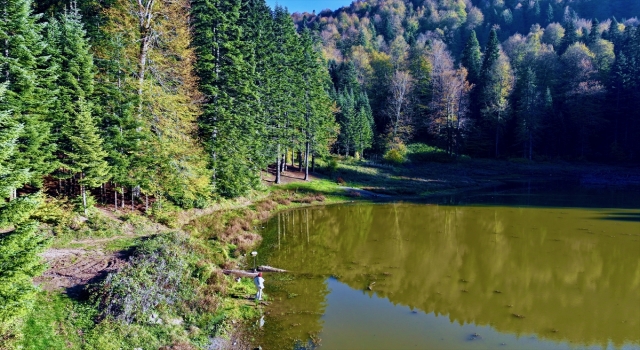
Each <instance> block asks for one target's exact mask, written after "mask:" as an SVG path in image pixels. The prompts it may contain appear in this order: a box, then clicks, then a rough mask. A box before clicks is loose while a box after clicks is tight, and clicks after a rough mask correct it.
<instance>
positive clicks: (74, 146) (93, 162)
mask: <svg viewBox="0 0 640 350" xmlns="http://www.w3.org/2000/svg"><path fill="white" fill-rule="evenodd" d="M78 108H79V109H80V110H79V113H78V114H77V116H76V117H75V119H74V120H73V124H72V125H70V126H69V127H68V128H67V129H66V130H65V131H66V134H67V135H66V137H67V138H68V139H69V141H70V143H71V150H70V152H69V153H67V157H68V158H69V164H68V166H69V168H70V170H71V171H72V172H73V173H74V174H77V175H78V176H79V180H78V183H79V184H80V194H81V196H82V206H83V208H84V212H85V215H86V214H87V206H88V205H87V203H88V202H87V189H91V188H95V187H98V186H100V185H101V184H103V183H105V182H106V181H107V180H109V166H108V164H107V162H106V160H105V159H106V157H107V152H105V151H104V150H103V148H102V139H101V138H100V135H99V131H98V128H97V127H96V125H95V122H94V120H93V117H92V115H91V110H90V106H89V105H88V103H87V102H86V101H85V99H84V97H80V98H79V99H78Z"/></svg>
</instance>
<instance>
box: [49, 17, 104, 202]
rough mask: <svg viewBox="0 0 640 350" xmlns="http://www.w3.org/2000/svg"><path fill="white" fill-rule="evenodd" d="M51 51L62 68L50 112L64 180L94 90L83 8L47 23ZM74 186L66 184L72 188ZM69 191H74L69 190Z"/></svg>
mask: <svg viewBox="0 0 640 350" xmlns="http://www.w3.org/2000/svg"><path fill="white" fill-rule="evenodd" d="M47 41H48V48H47V51H48V52H49V53H50V55H51V60H52V62H55V67H56V68H57V69H58V72H57V74H56V80H55V85H56V86H57V89H56V99H55V102H54V107H53V108H52V109H51V111H50V114H49V117H48V119H49V121H50V123H51V126H52V130H53V135H52V136H53V140H54V142H55V143H56V146H57V157H56V159H57V160H58V162H59V163H60V165H59V169H58V172H57V173H56V174H55V175H56V176H57V177H58V178H60V179H69V178H70V177H71V176H72V175H73V173H70V172H69V170H70V169H71V168H72V167H71V165H70V164H69V161H70V159H69V156H68V155H69V154H70V153H72V152H73V149H72V142H71V140H70V139H69V135H73V133H71V132H69V130H70V129H73V128H74V123H75V120H76V119H77V118H78V116H79V114H80V113H83V112H82V109H84V108H86V102H85V101H87V100H90V99H91V97H92V94H93V89H94V73H95V70H94V66H93V56H92V54H91V53H90V48H89V45H88V42H87V39H86V37H85V31H84V28H83V25H82V21H81V17H80V13H79V10H78V9H77V8H76V7H75V6H72V7H71V8H70V9H69V10H65V11H64V12H63V13H62V14H61V16H60V20H59V21H58V20H56V19H51V20H50V21H49V23H48V26H47ZM69 187H70V186H66V188H67V190H69V189H70V188H69ZM67 194H70V193H69V192H68V191H67Z"/></svg>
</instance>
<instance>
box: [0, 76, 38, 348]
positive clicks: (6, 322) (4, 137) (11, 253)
mask: <svg viewBox="0 0 640 350" xmlns="http://www.w3.org/2000/svg"><path fill="white" fill-rule="evenodd" d="M6 85H7V84H4V85H0V100H1V99H3V98H4V94H5V89H6ZM22 131H23V126H22V125H21V124H18V123H16V122H15V120H14V119H13V118H12V116H11V114H10V113H9V111H7V110H6V109H4V108H3V109H0V339H3V341H4V340H6V339H8V338H10V335H11V333H14V332H15V331H16V322H17V321H18V320H19V319H20V318H21V317H22V316H24V315H25V314H26V312H27V311H28V309H29V307H30V306H31V304H32V303H33V299H34V297H35V293H36V291H37V289H36V288H35V287H34V285H33V282H32V278H33V277H35V276H37V275H38V274H40V273H41V272H42V271H43V270H44V265H43V264H42V263H41V258H40V256H39V254H40V253H41V252H42V251H43V250H44V248H45V246H46V243H47V241H46V239H45V237H44V235H42V234H41V233H39V231H38V227H37V223H36V222H35V221H33V220H31V219H30V216H31V214H32V213H33V211H34V210H35V209H36V208H37V207H38V205H39V204H40V200H41V199H40V197H39V196H38V195H31V196H27V197H20V198H15V194H14V191H15V189H16V188H20V187H22V185H23V184H25V183H26V182H27V181H28V180H29V176H31V174H30V173H29V171H28V170H27V169H25V168H19V167H18V166H19V165H18V164H17V163H16V162H14V161H13V159H15V158H16V156H15V153H16V152H19V150H18V147H17V142H18V139H19V137H20V133H21V132H22Z"/></svg>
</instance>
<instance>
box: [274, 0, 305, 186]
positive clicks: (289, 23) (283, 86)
mask: <svg viewBox="0 0 640 350" xmlns="http://www.w3.org/2000/svg"><path fill="white" fill-rule="evenodd" d="M273 17H274V22H273V30H274V34H273V35H274V38H275V45H276V48H277V50H276V52H275V53H274V55H273V56H272V59H273V60H274V61H273V62H274V67H275V68H276V69H275V71H274V73H275V77H274V85H273V90H272V91H273V100H272V101H273V106H274V107H275V109H274V110H273V111H272V112H271V113H270V114H271V121H270V123H269V124H270V125H269V127H270V128H271V130H273V132H272V135H273V136H272V137H273V142H274V143H275V144H276V150H277V154H278V155H279V156H277V158H278V159H284V158H285V157H284V156H285V155H286V154H287V149H290V150H293V149H294V147H296V141H297V140H299V139H300V138H301V137H302V134H301V133H300V130H301V127H302V125H303V124H304V113H305V110H306V106H305V103H304V94H303V93H304V91H303V89H301V88H300V87H301V86H302V85H303V84H304V83H303V81H302V71H303V70H304V69H305V67H303V66H302V62H303V55H302V50H301V46H300V40H299V38H298V35H297V33H296V30H295V26H294V24H293V20H292V19H291V16H290V14H289V12H287V10H286V9H285V8H283V7H281V6H276V8H275V10H274V14H273ZM298 146H299V145H298ZM281 157H282V158H281ZM276 165H277V167H278V166H281V168H280V169H284V168H285V164H284V162H282V163H281V161H280V160H276ZM277 173H278V174H279V172H277ZM278 174H276V177H278V176H279V175H278ZM276 180H277V181H276V182H279V179H278V178H276Z"/></svg>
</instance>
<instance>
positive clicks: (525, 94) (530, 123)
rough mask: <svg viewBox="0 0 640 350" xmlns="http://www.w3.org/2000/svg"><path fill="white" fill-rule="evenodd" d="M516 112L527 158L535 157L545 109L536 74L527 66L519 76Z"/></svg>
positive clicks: (516, 89)
mask: <svg viewBox="0 0 640 350" xmlns="http://www.w3.org/2000/svg"><path fill="white" fill-rule="evenodd" d="M514 94H515V95H516V99H517V102H516V114H517V118H518V138H519V139H520V141H521V142H522V145H523V150H524V152H523V154H524V157H525V158H528V159H529V160H531V159H532V158H533V147H534V139H535V138H536V136H537V135H536V133H537V131H538V129H539V128H540V116H541V113H542V112H543V110H544V108H543V107H544V106H543V104H542V103H543V101H542V99H541V96H540V92H539V90H538V87H537V85H536V75H535V73H534V71H533V69H531V67H527V68H525V69H523V70H522V72H521V73H520V74H519V76H518V81H517V84H516V87H515V91H514Z"/></svg>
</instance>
